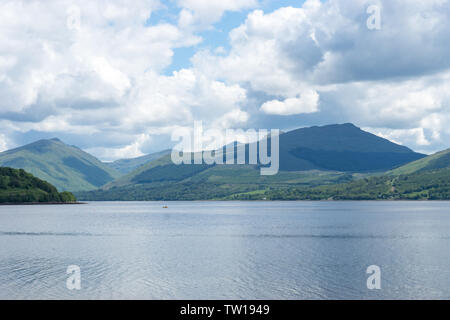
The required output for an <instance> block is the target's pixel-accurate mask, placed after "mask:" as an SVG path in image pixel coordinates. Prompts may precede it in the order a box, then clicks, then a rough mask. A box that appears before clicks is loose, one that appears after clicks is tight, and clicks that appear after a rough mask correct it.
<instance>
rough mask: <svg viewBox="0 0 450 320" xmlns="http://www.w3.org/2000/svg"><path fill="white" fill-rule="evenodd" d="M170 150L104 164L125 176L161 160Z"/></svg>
mask: <svg viewBox="0 0 450 320" xmlns="http://www.w3.org/2000/svg"><path fill="white" fill-rule="evenodd" d="M170 152H171V150H164V151H160V152H156V153H152V154H149V155H146V156H142V157H138V158H133V159H120V160H116V161H114V162H110V163H106V164H107V165H108V166H109V167H111V168H113V169H114V170H116V171H118V172H120V173H121V174H127V173H130V172H132V171H133V170H135V169H137V168H139V167H140V166H142V165H144V164H147V163H149V162H152V161H154V160H157V159H159V158H161V157H162V156H165V155H167V154H170Z"/></svg>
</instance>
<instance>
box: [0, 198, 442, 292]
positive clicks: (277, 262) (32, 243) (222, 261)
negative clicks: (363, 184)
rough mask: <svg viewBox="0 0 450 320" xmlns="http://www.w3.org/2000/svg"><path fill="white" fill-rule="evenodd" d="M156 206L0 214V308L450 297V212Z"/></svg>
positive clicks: (398, 205)
mask: <svg viewBox="0 0 450 320" xmlns="http://www.w3.org/2000/svg"><path fill="white" fill-rule="evenodd" d="M165 204H167V203H164V204H163V203H158V202H145V203H142V202H141V203H125V202H119V203H110V202H109V203H108V202H106V203H100V202H99V203H90V204H87V205H80V206H15V207H0V244H1V245H0V299H61V298H62V299H119V298H125V299H132V298H136V299H423V298H437V299H449V298H450V268H449V267H450V250H448V247H449V245H450V242H449V240H450V211H449V205H448V202H176V203H168V208H167V209H162V206H163V205H165ZM69 265H78V266H80V268H81V278H82V282H81V286H82V288H81V290H80V291H70V290H68V289H67V288H66V280H67V277H68V275H67V274H66V269H67V267H68V266H69ZM369 265H378V266H380V267H381V270H382V289H381V290H374V291H372V290H368V289H367V286H366V280H367V277H368V275H367V274H366V268H367V267H368V266H369Z"/></svg>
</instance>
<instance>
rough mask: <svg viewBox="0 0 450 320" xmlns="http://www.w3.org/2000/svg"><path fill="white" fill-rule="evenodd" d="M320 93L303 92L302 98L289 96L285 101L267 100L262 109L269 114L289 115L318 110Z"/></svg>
mask: <svg viewBox="0 0 450 320" xmlns="http://www.w3.org/2000/svg"><path fill="white" fill-rule="evenodd" d="M318 103H319V95H318V94H317V92H316V91H313V90H311V91H307V92H304V93H302V95H301V97H300V98H289V99H286V100H284V101H279V100H272V101H268V102H265V103H264V104H263V105H262V106H261V110H262V111H263V112H265V113H267V114H276V115H283V116H289V115H294V114H302V113H314V112H317V111H318V110H319V109H318Z"/></svg>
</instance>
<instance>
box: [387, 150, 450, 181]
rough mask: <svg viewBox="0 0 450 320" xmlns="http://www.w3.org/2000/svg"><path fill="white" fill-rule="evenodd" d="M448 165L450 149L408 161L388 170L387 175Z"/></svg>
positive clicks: (449, 164) (449, 163) (449, 162)
mask: <svg viewBox="0 0 450 320" xmlns="http://www.w3.org/2000/svg"><path fill="white" fill-rule="evenodd" d="M448 166H450V149H447V150H444V151H441V152H438V153H435V154H433V155H431V156H428V157H426V158H423V159H420V160H417V161H414V162H411V163H408V164H406V165H404V166H401V167H399V168H397V169H394V170H391V171H388V172H387V173H386V174H387V175H401V174H410V173H414V172H419V171H426V170H434V169H442V168H446V167H448Z"/></svg>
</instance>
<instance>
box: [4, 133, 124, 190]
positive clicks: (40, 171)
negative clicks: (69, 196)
mask: <svg viewBox="0 0 450 320" xmlns="http://www.w3.org/2000/svg"><path fill="white" fill-rule="evenodd" d="M0 166H5V167H12V168H17V169H24V170H26V171H27V172H30V173H31V174H33V175H34V176H36V177H38V178H40V179H43V180H45V181H48V182H49V183H51V184H52V185H54V186H55V187H56V188H57V189H58V190H69V191H80V190H93V189H97V188H98V187H100V186H102V185H104V184H105V183H108V182H110V181H112V180H114V179H115V178H117V177H118V176H119V173H118V172H117V171H116V170H114V169H112V168H110V167H108V166H107V165H105V164H104V163H102V162H100V161H99V160H98V159H97V158H95V157H93V156H91V155H90V154H88V153H86V152H84V151H82V150H80V149H78V148H76V147H74V146H68V145H66V144H64V143H63V142H62V141H60V140H58V139H51V140H40V141H37V142H34V143H31V144H28V145H26V146H23V147H20V148H17V149H13V150H9V151H5V152H2V153H0Z"/></svg>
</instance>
